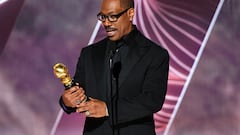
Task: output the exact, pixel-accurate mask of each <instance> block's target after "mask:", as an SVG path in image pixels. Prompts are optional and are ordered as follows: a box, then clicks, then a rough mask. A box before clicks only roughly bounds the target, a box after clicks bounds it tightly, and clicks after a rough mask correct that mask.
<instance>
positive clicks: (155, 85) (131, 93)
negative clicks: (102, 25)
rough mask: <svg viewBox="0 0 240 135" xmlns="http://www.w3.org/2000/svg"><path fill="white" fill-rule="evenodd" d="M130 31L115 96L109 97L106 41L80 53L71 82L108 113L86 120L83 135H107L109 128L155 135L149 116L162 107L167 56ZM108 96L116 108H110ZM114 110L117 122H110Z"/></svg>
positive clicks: (127, 133)
mask: <svg viewBox="0 0 240 135" xmlns="http://www.w3.org/2000/svg"><path fill="white" fill-rule="evenodd" d="M133 31H134V32H131V33H130V34H131V35H129V37H128V38H127V40H126V43H127V45H129V49H128V53H127V55H126V58H125V59H124V60H123V61H122V63H121V64H122V68H121V71H120V76H119V80H118V92H117V93H118V95H117V96H115V95H114V94H116V93H113V96H110V97H109V92H110V91H111V90H110V89H109V81H110V80H109V77H107V76H108V75H109V70H110V69H109V49H108V48H109V47H108V43H109V39H108V38H105V39H103V40H101V41H99V42H97V43H95V44H93V45H90V46H87V47H85V48H83V49H82V51H81V55H80V57H79V60H78V64H77V68H76V73H75V76H74V80H75V81H76V82H79V83H80V85H81V86H82V87H83V88H84V89H85V94H86V95H87V96H90V97H93V98H96V99H100V100H103V101H105V102H106V104H107V107H108V111H109V117H104V118H86V121H85V127H84V134H85V135H111V134H112V127H117V128H118V130H119V133H120V135H139V134H141V135H155V130H154V120H153V113H155V112H157V111H159V110H160V109H161V108H162V105H163V102H164V99H165V95H166V90H167V80H168V70H169V55H168V52H167V51H166V50H165V49H163V48H162V47H160V46H159V45H157V44H155V43H154V42H152V41H150V40H149V39H147V38H146V37H144V36H143V35H142V34H141V33H140V32H139V31H138V30H137V29H135V30H133ZM111 97H113V101H114V103H117V105H115V104H114V105H113V106H112V102H111V101H112V100H111ZM116 99H118V100H117V102H116ZM115 107H117V110H116V108H115ZM114 110H115V111H116V112H115V113H116V114H117V120H116V119H115V118H114V119H115V120H114V122H113V121H112V116H113V115H112V113H114ZM65 111H66V110H65ZM66 112H67V111H66Z"/></svg>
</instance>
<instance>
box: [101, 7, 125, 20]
mask: <svg viewBox="0 0 240 135" xmlns="http://www.w3.org/2000/svg"><path fill="white" fill-rule="evenodd" d="M128 9H130V8H127V9H125V10H123V11H122V12H120V13H118V14H116V15H104V14H102V13H98V14H97V18H98V20H99V21H102V22H105V21H106V19H108V21H109V22H116V21H117V20H118V18H119V17H120V16H122V15H123V14H124V13H125V12H127V11H128Z"/></svg>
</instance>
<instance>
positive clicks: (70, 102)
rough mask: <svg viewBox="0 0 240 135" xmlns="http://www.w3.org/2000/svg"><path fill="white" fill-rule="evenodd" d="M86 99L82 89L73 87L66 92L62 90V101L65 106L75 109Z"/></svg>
mask: <svg viewBox="0 0 240 135" xmlns="http://www.w3.org/2000/svg"><path fill="white" fill-rule="evenodd" d="M85 98H86V95H85V94H84V90H83V88H81V87H79V86H74V87H72V88H70V89H68V90H64V92H63V95H62V99H63V102H64V104H65V105H66V106H68V107H76V106H77V105H78V104H80V102H82V101H83V100H84V99H85Z"/></svg>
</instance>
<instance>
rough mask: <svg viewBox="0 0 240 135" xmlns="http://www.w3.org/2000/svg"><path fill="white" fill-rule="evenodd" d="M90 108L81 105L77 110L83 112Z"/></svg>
mask: <svg viewBox="0 0 240 135" xmlns="http://www.w3.org/2000/svg"><path fill="white" fill-rule="evenodd" d="M88 110H89V109H88V107H79V108H77V110H76V111H77V112H78V113H83V112H86V111H88Z"/></svg>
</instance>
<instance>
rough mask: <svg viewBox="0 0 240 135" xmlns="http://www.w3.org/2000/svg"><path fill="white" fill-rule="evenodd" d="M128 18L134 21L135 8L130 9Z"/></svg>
mask: <svg viewBox="0 0 240 135" xmlns="http://www.w3.org/2000/svg"><path fill="white" fill-rule="evenodd" d="M128 16H129V20H130V21H132V20H133V16H134V8H130V9H129V10H128Z"/></svg>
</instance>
